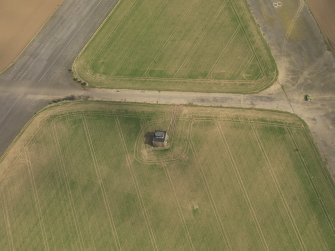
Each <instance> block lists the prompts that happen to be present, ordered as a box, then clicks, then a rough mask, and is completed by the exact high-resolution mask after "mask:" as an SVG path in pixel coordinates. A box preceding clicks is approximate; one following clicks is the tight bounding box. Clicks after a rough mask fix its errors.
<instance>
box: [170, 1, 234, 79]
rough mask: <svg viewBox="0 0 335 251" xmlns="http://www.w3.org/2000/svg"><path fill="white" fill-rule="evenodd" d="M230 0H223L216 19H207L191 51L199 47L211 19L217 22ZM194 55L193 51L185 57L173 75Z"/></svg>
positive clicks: (215, 16)
mask: <svg viewBox="0 0 335 251" xmlns="http://www.w3.org/2000/svg"><path fill="white" fill-rule="evenodd" d="M229 2H230V0H225V1H223V3H222V5H221V6H220V8H219V9H218V11H217V12H216V13H215V15H214V19H210V20H207V22H206V23H205V25H204V26H203V27H202V30H203V31H202V32H201V33H200V35H199V36H198V38H197V39H196V41H195V42H194V44H193V46H192V47H191V49H190V51H193V50H194V49H196V48H198V46H199V45H200V44H201V42H202V40H203V39H204V38H205V35H206V33H207V32H208V29H205V28H206V27H207V26H208V25H209V24H208V23H209V21H214V23H215V21H216V19H217V18H218V17H219V16H220V14H221V13H222V11H223V10H224V8H225V7H226V5H227V4H228V3H229ZM192 56H193V54H192V53H191V54H190V55H189V56H188V57H185V59H184V60H183V62H182V63H181V65H180V66H179V67H178V69H177V71H176V72H175V73H174V75H173V77H175V76H176V75H177V74H178V73H179V71H180V70H181V68H183V67H184V65H186V64H187V63H188V62H189V61H190V60H191V57H192Z"/></svg>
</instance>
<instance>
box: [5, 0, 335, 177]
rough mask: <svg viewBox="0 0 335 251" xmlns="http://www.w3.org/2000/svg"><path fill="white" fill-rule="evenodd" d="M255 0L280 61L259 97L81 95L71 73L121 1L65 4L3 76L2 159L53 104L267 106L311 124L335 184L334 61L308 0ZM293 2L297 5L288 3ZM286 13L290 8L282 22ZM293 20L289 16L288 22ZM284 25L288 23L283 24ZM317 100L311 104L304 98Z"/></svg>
mask: <svg viewBox="0 0 335 251" xmlns="http://www.w3.org/2000/svg"><path fill="white" fill-rule="evenodd" d="M281 2H282V3H283V5H282V6H281V7H280V8H275V7H274V5H273V1H269V0H248V3H249V5H250V9H251V11H252V13H253V15H254V17H255V19H256V22H257V24H258V25H259V26H260V28H261V31H262V33H263V35H264V37H265V39H266V41H267V42H268V44H269V46H270V48H271V51H272V54H273V55H274V57H275V59H276V62H277V65H278V69H279V77H278V81H277V82H276V83H274V85H273V86H271V87H270V88H268V89H266V90H265V91H263V92H261V93H259V94H253V95H239V94H219V93H212V94H209V93H192V92H163V91H162V92H160V91H141V90H104V89H82V88H81V87H79V85H78V84H76V83H74V82H73V81H72V74H71V73H70V72H68V69H69V68H71V65H72V62H73V60H74V59H75V57H76V55H77V54H78V53H79V51H80V50H81V48H82V47H83V46H84V44H85V43H86V42H87V40H88V39H89V37H90V35H91V34H92V33H93V32H94V31H95V30H96V29H97V27H98V26H99V24H100V23H101V22H102V20H103V19H104V18H105V17H106V15H107V14H108V13H109V11H110V10H111V9H112V8H113V6H114V5H115V3H116V1H110V0H109V1H108V0H90V1H89V0H65V1H64V4H63V6H62V7H61V8H60V9H59V10H58V11H57V13H56V14H55V15H54V16H53V18H52V19H51V20H50V22H49V23H48V24H47V25H46V26H45V27H44V29H43V30H42V32H41V33H40V34H39V35H38V36H37V37H36V39H35V40H34V41H33V42H32V43H31V44H30V46H29V47H28V48H27V50H26V51H25V52H24V54H23V55H22V56H21V58H20V59H19V60H18V61H17V63H16V64H15V65H14V66H13V67H12V68H10V69H9V71H7V72H6V73H5V74H3V75H2V76H0V154H2V153H3V152H4V151H5V149H6V148H7V147H8V146H9V144H10V142H12V140H13V139H14V138H15V136H16V135H17V133H18V132H19V131H20V130H21V129H22V127H23V126H24V124H25V123H26V122H27V121H28V120H29V119H30V118H31V117H32V116H33V114H34V113H35V112H37V111H38V110H39V109H41V108H43V107H44V106H45V105H46V104H48V103H49V102H50V101H51V100H55V99H61V98H64V97H66V96H69V95H75V96H86V97H89V98H90V99H92V100H108V101H124V102H146V103H159V104H194V105H206V106H224V107H244V108H262V109H273V110H281V111H286V112H291V113H294V114H297V115H298V116H300V117H301V118H302V119H303V120H305V122H306V123H307V124H308V126H309V128H310V130H311V133H312V136H313V138H314V140H315V142H316V144H317V146H318V148H319V150H320V152H321V156H322V158H323V160H324V161H325V162H326V164H327V167H328V169H329V170H330V173H331V175H332V177H333V178H335V154H334V153H335V130H334V125H335V98H334V97H335V59H334V57H333V55H332V53H331V52H330V51H329V50H327V46H326V44H325V42H324V39H323V36H322V34H321V33H320V30H319V28H318V26H317V24H316V23H315V20H314V18H313V17H312V16H311V14H310V12H309V9H308V7H307V6H306V4H305V1H303V0H290V1H287V0H285V1H281ZM288 3H290V5H288ZM283 8H290V9H289V12H290V13H291V16H290V18H289V20H288V21H287V20H286V19H285V20H283V11H285V9H283ZM285 17H287V15H286V16H285ZM284 21H285V22H284ZM305 94H309V95H310V96H311V97H312V101H311V102H306V101H304V98H303V97H304V95H305Z"/></svg>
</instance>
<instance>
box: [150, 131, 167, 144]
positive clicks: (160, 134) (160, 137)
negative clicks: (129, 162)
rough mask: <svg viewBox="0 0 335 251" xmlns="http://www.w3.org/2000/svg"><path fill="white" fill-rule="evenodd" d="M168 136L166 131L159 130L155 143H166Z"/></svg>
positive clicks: (156, 133) (156, 132)
mask: <svg viewBox="0 0 335 251" xmlns="http://www.w3.org/2000/svg"><path fill="white" fill-rule="evenodd" d="M165 136H166V131H161V130H157V131H155V133H154V138H153V141H159V142H164V141H165Z"/></svg>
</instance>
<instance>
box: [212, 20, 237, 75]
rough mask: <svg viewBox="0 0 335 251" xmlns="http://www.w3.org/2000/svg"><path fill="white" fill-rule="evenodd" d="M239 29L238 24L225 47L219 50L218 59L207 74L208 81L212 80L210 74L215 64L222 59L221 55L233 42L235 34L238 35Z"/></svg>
mask: <svg viewBox="0 0 335 251" xmlns="http://www.w3.org/2000/svg"><path fill="white" fill-rule="evenodd" d="M240 28H241V25H240V24H238V25H237V27H236V29H235V31H234V32H233V34H232V35H231V36H230V38H229V40H228V42H227V43H226V44H225V46H223V48H222V49H221V51H220V53H219V55H218V57H217V58H216V60H215V62H214V64H213V65H212V66H211V68H210V70H209V72H208V74H207V78H209V77H210V79H213V77H212V74H213V71H214V69H215V67H216V66H217V64H218V63H219V61H220V59H221V58H222V56H223V54H224V53H225V52H226V50H227V49H228V47H229V46H230V44H231V43H232V42H233V41H234V40H235V38H236V36H237V34H238V33H239V31H240Z"/></svg>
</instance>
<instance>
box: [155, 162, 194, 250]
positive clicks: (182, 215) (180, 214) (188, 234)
mask: <svg viewBox="0 0 335 251" xmlns="http://www.w3.org/2000/svg"><path fill="white" fill-rule="evenodd" d="M161 167H162V168H163V169H164V172H165V176H166V178H167V180H168V183H169V185H170V188H171V190H172V192H173V196H174V199H175V202H176V205H177V211H178V215H179V218H180V220H181V222H182V223H183V227H184V230H185V232H186V235H187V240H188V243H189V245H190V248H191V250H195V249H194V245H193V241H192V238H191V235H190V231H189V229H188V226H187V223H186V220H185V216H184V214H183V211H182V208H181V205H180V202H179V200H178V196H177V192H176V189H175V186H174V184H173V181H172V179H171V175H170V173H169V170H168V169H169V168H168V167H167V166H166V164H165V163H164V162H161Z"/></svg>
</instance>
